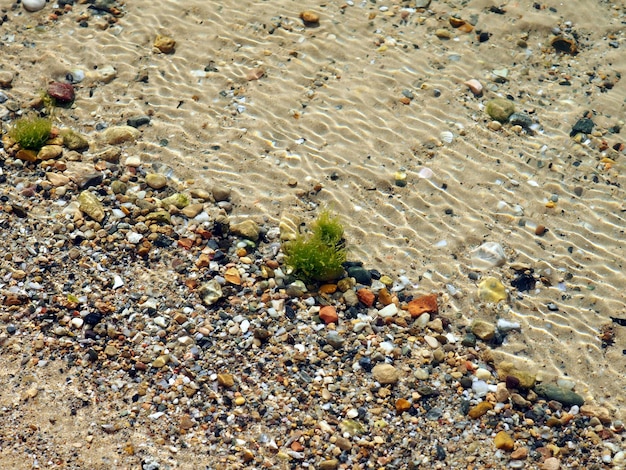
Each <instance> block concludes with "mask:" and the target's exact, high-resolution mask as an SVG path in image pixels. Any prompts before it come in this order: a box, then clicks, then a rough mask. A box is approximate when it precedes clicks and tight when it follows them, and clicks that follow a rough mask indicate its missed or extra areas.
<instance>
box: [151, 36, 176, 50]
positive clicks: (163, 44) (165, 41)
mask: <svg viewBox="0 0 626 470" xmlns="http://www.w3.org/2000/svg"><path fill="white" fill-rule="evenodd" d="M153 45H154V47H156V48H157V49H158V50H159V51H160V52H162V53H163V54H173V53H174V51H175V50H176V41H175V40H174V39H172V38H171V37H169V36H164V35H162V34H158V35H157V37H156V38H155V39H154V44H153Z"/></svg>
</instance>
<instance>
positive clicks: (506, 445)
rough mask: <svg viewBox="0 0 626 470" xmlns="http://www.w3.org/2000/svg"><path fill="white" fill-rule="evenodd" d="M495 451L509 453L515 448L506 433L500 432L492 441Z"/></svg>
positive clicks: (511, 439) (513, 442)
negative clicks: (499, 450)
mask: <svg viewBox="0 0 626 470" xmlns="http://www.w3.org/2000/svg"><path fill="white" fill-rule="evenodd" d="M493 443H494V445H495V446H496V449H501V450H504V451H506V452H511V451H512V450H513V447H514V446H515V441H514V440H513V438H512V437H511V436H510V435H509V433H507V432H506V431H500V432H499V433H498V434H496V437H495V438H494V440H493Z"/></svg>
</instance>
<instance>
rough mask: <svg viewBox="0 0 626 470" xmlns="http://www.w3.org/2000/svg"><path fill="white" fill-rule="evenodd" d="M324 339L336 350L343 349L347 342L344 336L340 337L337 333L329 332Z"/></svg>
mask: <svg viewBox="0 0 626 470" xmlns="http://www.w3.org/2000/svg"><path fill="white" fill-rule="evenodd" d="M324 339H325V340H326V342H327V343H328V344H330V345H331V346H332V347H333V349H335V350H339V349H341V348H343V345H344V344H345V342H346V339H345V338H344V337H343V336H340V335H339V333H337V332H336V331H331V332H329V333H328V334H327V335H326V337H325V338H324Z"/></svg>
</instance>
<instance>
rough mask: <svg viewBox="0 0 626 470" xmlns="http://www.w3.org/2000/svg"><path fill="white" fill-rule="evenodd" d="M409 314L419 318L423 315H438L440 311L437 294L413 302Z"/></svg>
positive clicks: (410, 303) (409, 304) (409, 305)
mask: <svg viewBox="0 0 626 470" xmlns="http://www.w3.org/2000/svg"><path fill="white" fill-rule="evenodd" d="M407 307H408V309H409V313H410V314H411V317H413V318H417V317H419V316H421V315H422V314H423V313H433V314H436V313H437V312H438V311H439V307H438V305H437V294H427V295H422V296H421V297H418V298H417V299H413V300H411V301H410V302H409V303H408V305H407Z"/></svg>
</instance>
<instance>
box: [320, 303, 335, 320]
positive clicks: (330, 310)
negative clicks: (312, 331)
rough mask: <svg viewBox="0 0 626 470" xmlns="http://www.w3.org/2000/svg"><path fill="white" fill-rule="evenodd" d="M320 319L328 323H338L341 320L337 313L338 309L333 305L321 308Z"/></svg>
mask: <svg viewBox="0 0 626 470" xmlns="http://www.w3.org/2000/svg"><path fill="white" fill-rule="evenodd" d="M320 319H321V320H322V321H323V322H324V323H326V324H327V325H328V324H329V323H337V322H338V321H339V315H337V309H335V307H333V306H331V305H327V306H325V307H322V308H321V309H320Z"/></svg>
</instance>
